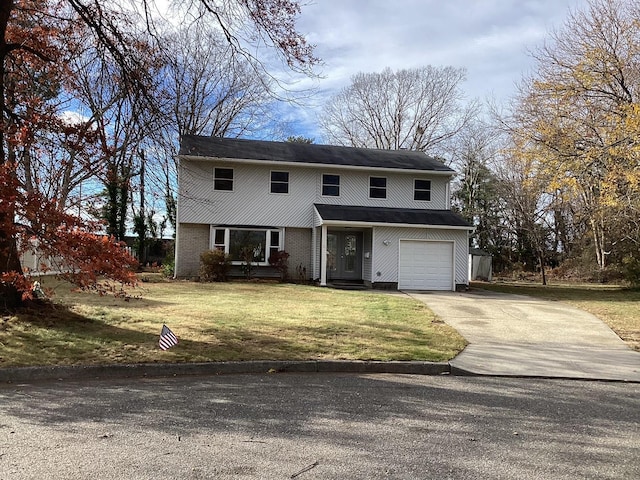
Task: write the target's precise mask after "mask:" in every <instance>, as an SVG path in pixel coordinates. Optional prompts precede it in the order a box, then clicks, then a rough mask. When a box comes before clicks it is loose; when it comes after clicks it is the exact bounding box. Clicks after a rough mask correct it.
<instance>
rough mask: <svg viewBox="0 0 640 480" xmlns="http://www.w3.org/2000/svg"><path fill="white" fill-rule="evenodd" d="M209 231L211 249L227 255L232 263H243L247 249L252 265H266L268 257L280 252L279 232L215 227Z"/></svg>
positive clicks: (274, 230)
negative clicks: (250, 255) (251, 258)
mask: <svg viewBox="0 0 640 480" xmlns="http://www.w3.org/2000/svg"><path fill="white" fill-rule="evenodd" d="M211 230H212V232H211V240H212V241H211V248H217V249H220V250H223V251H224V252H225V253H227V254H229V256H230V257H231V262H232V263H236V264H240V263H244V262H245V260H246V253H247V249H249V252H250V253H251V254H252V257H253V260H252V261H253V263H257V264H259V265H268V262H269V257H270V256H271V255H272V254H274V253H277V252H278V251H279V250H282V237H283V235H282V234H281V232H280V230H276V229H252V228H225V227H215V226H212V227H211Z"/></svg>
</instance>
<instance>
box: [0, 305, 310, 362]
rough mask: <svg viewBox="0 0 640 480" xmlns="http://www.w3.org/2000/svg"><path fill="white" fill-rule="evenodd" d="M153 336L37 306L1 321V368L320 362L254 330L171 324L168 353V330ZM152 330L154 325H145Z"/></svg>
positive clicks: (298, 345) (299, 344) (291, 343)
mask: <svg viewBox="0 0 640 480" xmlns="http://www.w3.org/2000/svg"><path fill="white" fill-rule="evenodd" d="M163 323H164V322H163V319H162V318H161V316H159V317H158V320H157V333H149V332H145V331H143V330H142V329H141V328H140V329H137V328H136V326H135V323H134V324H132V326H131V328H127V326H126V320H124V321H123V322H122V323H120V324H115V325H114V324H110V323H108V322H106V321H103V320H101V319H95V318H90V317H86V316H84V315H81V314H78V313H77V312H74V311H73V310H71V309H70V308H69V307H66V306H64V305H57V304H48V303H46V304H43V303H32V304H31V305H29V306H27V307H25V308H23V309H21V310H20V311H19V312H17V313H16V315H14V316H13V317H7V318H6V319H5V320H4V321H0V343H1V344H2V346H3V348H2V351H1V352H0V368H1V367H8V366H33V365H77V364H84V365H95V364H109V363H112V364H116V363H156V362H159V363H164V362H211V361H213V362H215V361H232V360H307V359H311V358H314V357H317V356H318V355H317V352H315V351H313V350H310V349H309V346H308V344H307V343H306V342H304V341H298V340H296V339H291V338H288V337H287V336H286V335H281V334H278V333H273V334H270V333H261V332H257V331H255V330H252V329H250V328H241V327H234V328H224V329H219V330H216V331H215V332H211V333H210V334H209V335H208V336H207V337H205V338H204V340H192V339H189V334H190V333H191V334H193V335H198V334H201V333H202V332H200V333H199V332H189V331H181V329H180V326H172V325H169V327H170V328H173V331H174V333H175V334H176V335H177V336H178V338H179V344H178V345H177V346H175V347H173V348H171V349H170V350H167V351H163V350H161V349H160V348H159V346H158V341H159V339H160V331H161V329H162V325H163ZM145 324H146V328H147V330H148V327H149V325H148V324H149V322H148V321H145Z"/></svg>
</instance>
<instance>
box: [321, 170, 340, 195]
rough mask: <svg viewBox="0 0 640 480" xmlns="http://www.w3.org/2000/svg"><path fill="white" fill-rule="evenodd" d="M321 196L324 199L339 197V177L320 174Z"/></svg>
mask: <svg viewBox="0 0 640 480" xmlns="http://www.w3.org/2000/svg"><path fill="white" fill-rule="evenodd" d="M322 195H323V196H324V197H339V196H340V175H334V174H329V173H323V174H322Z"/></svg>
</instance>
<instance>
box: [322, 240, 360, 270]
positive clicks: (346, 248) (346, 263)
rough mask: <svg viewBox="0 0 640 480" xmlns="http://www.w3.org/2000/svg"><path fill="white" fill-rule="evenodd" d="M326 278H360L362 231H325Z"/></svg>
mask: <svg viewBox="0 0 640 480" xmlns="http://www.w3.org/2000/svg"><path fill="white" fill-rule="evenodd" d="M327 279H328V280H362V232H349V231H331V232H328V233H327Z"/></svg>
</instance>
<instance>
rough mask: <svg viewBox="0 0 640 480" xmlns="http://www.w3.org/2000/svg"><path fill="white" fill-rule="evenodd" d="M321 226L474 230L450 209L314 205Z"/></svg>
mask: <svg viewBox="0 0 640 480" xmlns="http://www.w3.org/2000/svg"><path fill="white" fill-rule="evenodd" d="M314 208H315V210H316V212H317V214H318V217H319V218H320V219H321V223H320V225H331V226H345V227H383V226H394V227H410V228H444V229H453V230H473V229H474V228H473V226H472V225H471V224H469V223H468V222H467V221H466V220H465V219H463V218H462V217H461V216H460V215H457V214H456V213H454V212H452V211H450V210H426V209H415V208H386V207H357V206H351V205H348V206H347V205H327V204H314Z"/></svg>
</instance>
